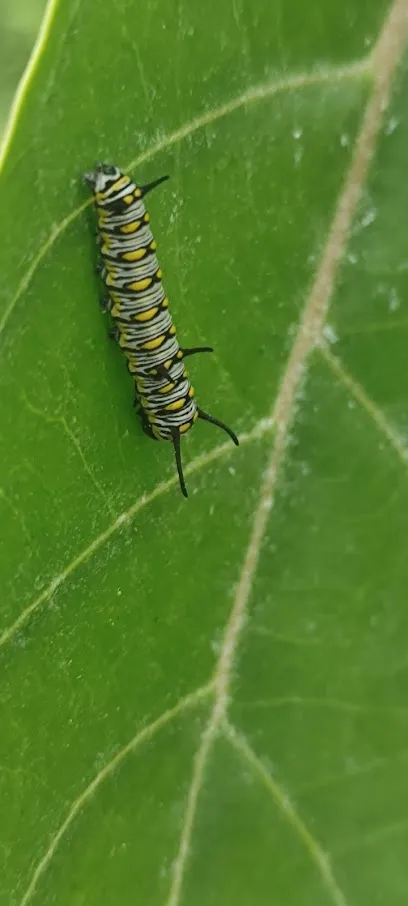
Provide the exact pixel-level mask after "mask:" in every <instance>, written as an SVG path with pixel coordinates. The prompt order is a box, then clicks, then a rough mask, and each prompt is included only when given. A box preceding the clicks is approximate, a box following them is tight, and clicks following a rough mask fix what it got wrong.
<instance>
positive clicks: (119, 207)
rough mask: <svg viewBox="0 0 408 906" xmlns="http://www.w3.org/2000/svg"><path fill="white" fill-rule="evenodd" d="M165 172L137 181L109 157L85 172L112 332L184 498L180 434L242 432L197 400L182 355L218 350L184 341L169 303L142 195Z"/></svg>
mask: <svg viewBox="0 0 408 906" xmlns="http://www.w3.org/2000/svg"><path fill="white" fill-rule="evenodd" d="M167 178H168V177H167V176H162V177H160V178H159V179H156V180H155V181H154V182H151V183H149V184H148V185H146V186H136V185H135V183H134V182H133V181H132V179H131V178H130V177H129V176H126V175H124V174H123V173H122V172H121V170H119V168H118V167H114V166H111V165H110V164H98V166H97V167H96V169H95V171H94V172H92V173H85V174H84V180H85V181H86V182H87V183H88V184H89V185H90V186H91V187H92V190H93V192H94V201H95V206H96V212H97V217H98V241H99V246H100V255H101V267H100V273H101V277H102V280H103V283H104V285H105V288H106V294H104V296H103V299H102V303H101V304H102V307H103V308H104V310H105V311H109V312H110V315H111V318H112V322H113V327H112V328H111V330H110V334H111V335H112V336H113V337H114V339H115V340H117V342H118V343H119V345H120V347H121V348H122V350H123V352H124V353H125V356H126V358H127V362H128V369H129V371H130V373H131V374H132V375H133V377H134V381H135V392H136V396H135V402H134V405H135V407H136V409H137V411H138V414H139V416H140V420H141V423H142V428H143V430H144V432H145V433H146V434H147V435H148V436H149V437H152V438H154V439H155V440H170V441H172V443H173V447H174V452H175V459H176V466H177V472H178V477H179V482H180V488H181V491H182V493H183V494H184V496H185V497H187V489H186V485H185V481H184V476H183V467H182V462H181V452H180V437H181V435H182V434H186V433H187V431H189V430H190V428H191V427H192V426H193V424H194V422H195V421H197V419H203V420H204V421H207V422H212V423H213V424H214V425H218V427H220V428H222V429H223V430H224V431H226V432H227V434H229V436H230V437H231V439H232V440H233V442H234V444H237V445H238V438H237V437H236V435H235V434H234V432H233V431H232V430H231V428H229V427H228V426H227V425H225V424H224V423H223V422H221V421H219V420H218V419H217V418H214V417H213V416H212V415H209V414H208V413H207V412H204V411H203V410H202V409H200V408H199V406H197V403H196V401H195V398H194V388H193V387H192V385H191V383H190V380H189V377H188V373H187V371H186V369H185V367H184V359H185V358H186V357H187V356H190V355H194V354H195V353H199V352H212V351H213V350H212V348H211V347H210V346H198V347H195V348H182V347H180V346H179V343H178V340H177V336H176V328H175V327H174V324H173V321H172V318H171V315H170V312H169V310H168V299H167V296H166V294H165V292H164V289H163V284H162V279H161V278H162V272H161V270H160V267H159V264H158V261H157V257H156V242H155V240H154V238H153V234H152V232H151V229H150V226H149V220H150V218H149V214H148V213H147V211H146V208H145V204H144V197H145V195H147V193H148V192H150V191H151V190H152V189H154V188H155V187H156V186H158V185H160V183H162V182H164V181H165V180H166V179H167Z"/></svg>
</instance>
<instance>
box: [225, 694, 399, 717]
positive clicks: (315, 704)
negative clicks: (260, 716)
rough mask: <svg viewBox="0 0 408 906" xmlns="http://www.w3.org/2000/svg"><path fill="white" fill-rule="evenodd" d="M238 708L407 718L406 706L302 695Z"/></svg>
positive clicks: (260, 700)
mask: <svg viewBox="0 0 408 906" xmlns="http://www.w3.org/2000/svg"><path fill="white" fill-rule="evenodd" d="M238 704H239V707H240V708H286V707H287V706H293V707H308V708H327V709H328V710H333V711H345V712H348V713H349V714H389V715H392V716H394V717H396V716H399V717H407V716H408V707H407V706H406V705H370V704H365V703H364V702H361V703H360V702H348V701H343V700H342V699H338V698H313V697H308V696H302V695H284V696H282V698H271V699H263V698H261V699H257V700H255V701H240V702H239V703H238Z"/></svg>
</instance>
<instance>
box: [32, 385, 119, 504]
mask: <svg viewBox="0 0 408 906" xmlns="http://www.w3.org/2000/svg"><path fill="white" fill-rule="evenodd" d="M21 398H22V400H23V402H24V404H25V406H27V409H28V410H29V412H32V413H33V415H37V416H38V418H42V419H43V420H44V421H45V422H46V423H47V424H49V425H60V426H61V427H62V429H63V431H64V432H65V434H66V435H67V437H68V439H69V441H70V443H71V444H72V446H73V448H74V450H75V452H76V453H77V455H78V456H79V458H80V460H81V462H82V465H83V467H84V470H85V472H86V473H87V475H88V477H89V478H90V480H91V482H92V484H93V486H94V488H95V490H96V491H97V492H98V494H99V496H100V498H101V500H102V501H103V503H104V504H105V505H106V508H107V510H108V511H109V513H110V515H111V516H116V515H117V514H116V513H115V511H114V509H113V507H112V506H111V504H110V501H109V498H108V495H107V494H106V493H105V489H104V487H103V486H102V485H101V484H100V482H99V481H98V479H97V478H96V477H95V475H94V473H93V469H92V467H91V466H90V465H89V463H88V461H87V459H86V456H85V453H84V451H83V449H82V446H81V443H80V441H79V439H78V437H77V436H76V434H75V433H74V431H73V430H72V428H71V427H70V425H69V424H68V421H67V419H66V417H65V415H48V413H47V412H44V411H43V410H42V409H38V408H37V406H34V405H33V403H32V402H31V401H30V400H29V399H28V397H27V395H26V394H25V393H22V395H21Z"/></svg>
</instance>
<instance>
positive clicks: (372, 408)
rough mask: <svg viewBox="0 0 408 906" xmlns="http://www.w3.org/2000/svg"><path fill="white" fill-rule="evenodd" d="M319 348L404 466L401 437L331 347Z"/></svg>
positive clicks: (407, 454)
mask: <svg viewBox="0 0 408 906" xmlns="http://www.w3.org/2000/svg"><path fill="white" fill-rule="evenodd" d="M319 350H320V352H321V354H322V356H323V358H324V360H325V362H327V364H328V366H329V368H330V369H331V371H332V372H333V373H334V374H335V375H336V377H337V378H338V379H339V380H340V381H341V383H342V384H344V385H345V387H347V390H349V391H350V393H351V394H352V396H353V397H354V399H355V400H356V401H357V402H358V403H359V405H360V406H361V408H362V409H364V411H365V412H366V413H367V415H369V416H370V418H371V419H372V421H373V422H374V424H375V425H376V427H377V428H378V430H379V431H380V433H381V434H383V435H384V437H385V438H386V440H387V441H388V443H389V444H390V445H391V447H393V449H394V450H395V452H396V453H397V454H398V456H399V458H400V459H401V460H402V462H403V463H404V465H405V466H406V465H407V464H408V448H407V447H406V446H405V444H404V442H403V440H402V438H401V437H400V436H399V435H398V433H397V432H396V431H395V430H394V429H393V428H392V427H391V425H390V424H389V422H388V421H387V419H386V418H385V415H384V413H383V412H382V411H381V409H380V408H379V406H377V404H376V403H375V402H374V401H373V400H372V399H370V397H369V396H368V394H367V393H366V391H365V390H364V387H362V385H361V384H359V382H358V381H357V380H356V378H354V377H353V376H352V375H351V374H350V372H349V371H347V369H346V368H345V366H344V365H343V363H342V361H341V360H340V359H339V358H338V356H335V355H333V353H332V351H331V349H329V348H328V346H327V344H326V343H324V342H321V343H320V345H319Z"/></svg>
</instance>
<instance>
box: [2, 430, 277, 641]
mask: <svg viewBox="0 0 408 906" xmlns="http://www.w3.org/2000/svg"><path fill="white" fill-rule="evenodd" d="M272 427H273V422H272V420H271V419H270V418H263V419H260V421H258V422H257V423H256V425H255V427H254V428H253V429H252V431H249V432H248V433H247V434H240V436H239V442H240V445H241V446H244V445H245V444H248V443H251V442H252V441H255V440H260V439H261V438H262V437H263V436H264V435H265V434H267V433H268V432H269V431H271V430H272ZM232 449H233V448H232V445H231V442H230V441H227V442H226V443H224V444H220V446H219V447H214V449H213V450H210V452H209V453H202V454H201V456H197V457H196V459H193V460H192V461H191V462H190V463H188V465H187V466H186V467H185V469H184V474H185V475H187V476H188V475H192V474H193V473H194V472H198V471H199V470H200V469H203V468H205V467H206V466H209V465H211V463H213V462H216V461H217V460H218V459H220V458H221V457H223V456H227V455H228V454H229V453H230V452H231V450H232ZM177 485H178V477H177V475H173V476H172V477H171V478H169V479H168V480H167V481H162V482H161V483H160V484H158V485H157V486H156V487H155V488H154V490H153V491H151V493H150V494H143V496H142V497H139V499H138V500H136V502H135V503H134V504H132V506H131V507H129V509H128V510H126V511H125V512H124V513H121V514H120V516H118V517H117V519H115V520H114V522H112V523H111V524H110V525H109V526H108V528H106V529H105V530H104V531H103V532H101V534H100V535H97V537H96V538H94V539H93V541H91V543H90V544H88V546H87V547H85V548H84V549H83V550H82V551H80V552H79V554H77V556H76V557H74V559H73V560H71V562H70V563H68V565H67V566H66V567H64V569H63V570H61V572H60V574H59V575H58V576H55V577H54V579H53V580H52V581H51V582H50V583H49V585H47V587H46V588H44V589H43V590H42V592H41V593H40V594H39V595H38V597H37V598H36V599H35V600H34V601H32V602H31V604H28V606H27V607H25V609H24V610H23V611H22V612H21V614H20V615H19V616H18V617H17V619H16V620H15V621H14V623H12V624H11V625H10V626H7V627H6V629H4V630H3V632H2V633H1V634H0V648H1V647H2V646H3V645H5V644H6V643H7V642H9V641H10V640H11V639H12V638H13V636H14V635H15V634H16V632H18V631H19V630H20V629H22V627H23V626H24V625H25V624H26V623H27V622H28V620H29V619H30V617H32V615H33V614H34V613H35V612H36V611H37V610H39V608H40V607H42V606H43V605H44V604H46V603H47V601H49V600H50V598H51V597H52V595H53V594H54V593H55V592H56V590H57V589H58V588H59V587H60V586H61V585H62V584H63V583H64V582H65V581H66V580H67V579H68V578H69V576H71V575H72V573H73V572H75V570H76V569H78V567H80V566H81V565H82V564H83V563H85V562H86V561H87V560H89V559H90V557H92V556H93V554H95V552H96V551H97V550H99V548H101V547H102V546H103V545H104V544H105V543H106V542H107V541H108V540H109V538H111V537H112V535H114V534H115V533H116V532H117V531H119V530H120V529H121V528H123V526H124V525H127V524H128V523H129V522H131V520H132V519H133V517H134V516H135V515H136V513H138V512H139V511H140V510H142V509H143V508H144V507H146V506H147V505H148V504H150V503H153V501H154V500H156V499H157V498H158V497H161V496H162V495H163V494H165V493H166V492H167V491H169V490H170V489H171V488H174V487H177Z"/></svg>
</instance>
